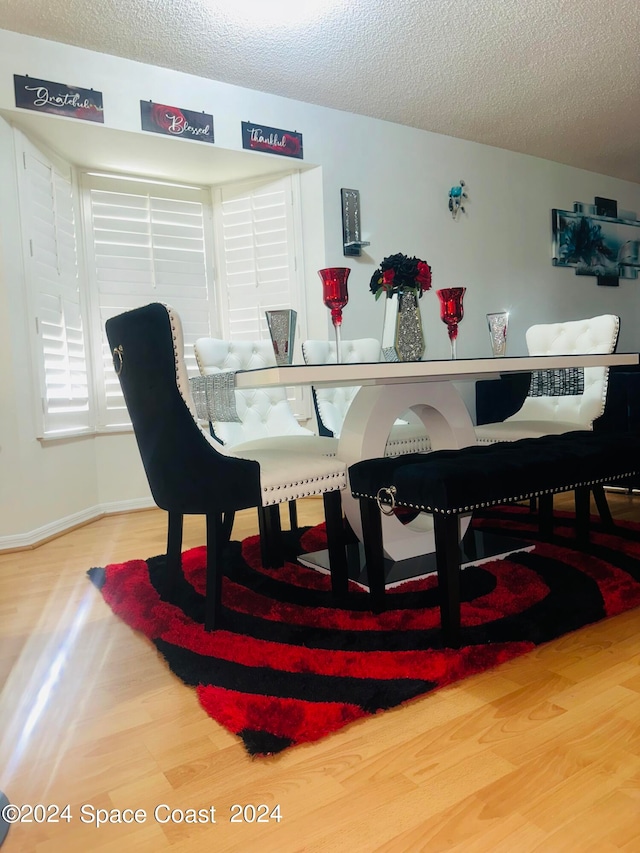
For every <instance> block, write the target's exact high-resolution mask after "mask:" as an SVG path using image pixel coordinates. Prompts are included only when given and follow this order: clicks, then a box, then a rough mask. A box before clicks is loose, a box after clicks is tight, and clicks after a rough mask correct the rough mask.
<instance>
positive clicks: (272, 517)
mask: <svg viewBox="0 0 640 853" xmlns="http://www.w3.org/2000/svg"><path fill="white" fill-rule="evenodd" d="M258 527H259V529H260V556H261V559H262V565H263V566H264V568H265V569H276V568H278V567H279V566H281V565H282V564H283V563H284V554H283V551H282V527H281V525H280V505H279V504H271V505H270V506H259V507H258Z"/></svg>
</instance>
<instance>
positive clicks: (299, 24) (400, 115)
mask: <svg viewBox="0 0 640 853" xmlns="http://www.w3.org/2000/svg"><path fill="white" fill-rule="evenodd" d="M245 2H247V0H64V3H52V2H51V0H1V2H0V28H3V29H7V30H13V31H17V32H21V33H26V34H29V35H34V36H39V37H41V38H46V39H51V40H53V41H59V42H64V43H68V44H74V45H78V46H80V47H84V48H88V49H90V50H96V51H101V52H103V53H108V54H114V55H116V56H121V57H126V58H129V59H134V60H138V61H141V62H145V63H149V64H152V65H159V66H164V67H170V68H174V69H177V70H180V71H184V72H188V73H191V74H195V75H198V76H200V77H207V78H211V79H215V80H220V81H223V82H227V83H233V84H237V85H240V86H244V87H246V88H250V89H257V90H260V91H264V92H270V93H273V94H278V95H283V96H286V97H290V98H295V99H297V100H301V101H307V102H309V103H313V104H321V105H324V106H328V107H334V108H337V109H340V110H347V111H349V112H354V113H360V114H363V115H368V116H373V117H376V118H381V119H386V120H388V121H393V122H398V123H400V124H406V125H410V126H412V127H419V128H423V129H426V130H431V131H435V132H437V133H443V134H447V135H450V136H456V137H460V138H462V139H469V140H473V141H475V142H482V143H485V144H487V145H494V146H497V147H499V148H506V149H509V150H512V151H518V152H523V153H526V154H532V155H534V156H537V157H544V158H546V159H549V160H555V161H557V162H559V163H565V164H569V165H573V166H577V167H579V168H582V169H587V170H590V171H593V172H597V173H600V174H605V175H611V176H614V177H619V178H623V179H626V180H630V181H635V182H638V183H640V14H639V6H638V0H529V2H526V0H322V2H321V3H320V7H321V8H320V10H319V11H318V10H316V12H315V14H314V15H312V16H311V18H310V19H309V20H307V21H306V23H305V22H304V21H296V22H295V23H291V22H290V25H289V26H287V25H284V24H282V23H280V24H279V25H277V26H275V25H269V24H265V23H264V22H262V23H260V24H259V25H258V24H252V23H250V21H249V20H248V17H247V16H248V13H246V14H245V13H242V12H241V10H242V8H243V4H244V3H245ZM278 2H279V0H260V2H259V9H260V11H261V12H262V13H263V15H264V13H265V12H266V11H268V10H269V11H272V10H274V9H275V8H276V6H277V3H278ZM310 4H311V0H296V3H295V6H294V9H295V10H296V13H298V17H299V16H300V13H302V12H303V11H304V10H305V9H306V7H307V6H309V5H310ZM313 5H317V2H316V3H315V4H313ZM62 121H64V120H62ZM76 127H77V123H76ZM101 130H102V131H103V132H104V128H101ZM60 132H61V133H63V131H60ZM87 132H88V133H89V132H90V131H87ZM158 142H159V144H160V143H161V140H158ZM147 144H148V140H147ZM194 148H195V146H194ZM160 150H161V149H160V147H159V148H158V151H160ZM146 156H148V149H147V150H146ZM254 162H255V163H257V162H258V161H254ZM262 162H264V160H261V161H260V164H262Z"/></svg>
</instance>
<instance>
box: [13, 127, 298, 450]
mask: <svg viewBox="0 0 640 853" xmlns="http://www.w3.org/2000/svg"><path fill="white" fill-rule="evenodd" d="M16 136H17V137H19V138H20V140H21V145H20V146H19V147H20V151H21V154H20V156H21V158H22V160H23V163H24V169H23V171H24V175H23V183H24V191H23V192H22V193H21V198H22V202H21V204H22V207H23V211H22V213H23V220H24V223H25V224H24V230H25V246H27V247H29V252H28V257H27V267H28V270H29V280H30V288H29V292H30V296H29V299H30V314H31V315H32V316H33V318H34V340H35V343H34V363H35V364H36V365H37V367H38V370H39V378H40V382H39V395H40V397H41V399H42V406H41V407H42V418H41V428H40V432H39V435H41V436H44V437H50V436H55V435H59V434H68V433H69V432H74V431H75V432H79V431H89V430H96V429H97V430H113V429H122V428H125V427H128V426H129V418H128V414H127V411H126V407H125V404H124V399H123V397H122V394H121V391H120V384H119V382H118V380H117V377H116V375H115V373H114V371H113V366H112V359H111V353H110V348H109V345H108V342H107V339H106V334H105V322H106V320H107V319H109V317H112V316H114V315H116V314H119V313H121V312H122V311H127V310H130V309H131V308H135V307H138V306H140V305H145V304H147V303H149V302H155V301H159V302H166V303H168V304H170V305H171V306H172V307H173V308H174V309H175V310H176V311H177V312H178V313H179V314H180V317H181V319H182V323H183V327H184V338H185V359H186V362H187V367H188V369H189V372H190V373H191V374H192V375H193V374H195V373H197V366H196V363H195V357H194V354H193V343H194V341H195V340H196V339H197V338H198V337H202V336H209V335H211V336H215V337H223V338H227V339H230V340H252V339H256V338H257V339H264V338H266V339H268V337H269V332H268V328H267V323H266V317H265V311H266V310H270V309H277V308H283V307H286V308H293V309H294V310H296V311H297V312H298V330H297V334H298V335H302V334H303V329H304V325H305V324H304V315H303V302H302V287H301V284H300V283H299V282H298V278H297V267H298V264H297V262H296V245H299V236H298V235H299V230H300V229H299V212H298V200H297V186H298V185H297V180H296V177H297V176H295V175H288V176H284V177H278V178H276V179H275V180H274V179H273V178H270V179H269V180H268V181H262V182H253V183H251V184H246V185H242V186H225V187H222V188H217V189H212V188H209V187H189V186H182V185H173V184H169V183H160V182H157V183H156V182H152V181H149V180H146V179H142V178H140V179H136V178H132V177H119V176H116V175H104V174H95V173H84V174H83V175H82V176H81V180H80V194H79V196H78V194H77V193H76V192H75V184H74V178H73V172H72V169H71V168H70V167H69V166H68V165H66V164H64V163H58V162H57V161H56V162H54V160H55V158H54V157H52V156H48V155H45V154H44V153H43V152H41V151H39V150H38V149H37V148H36V147H35V146H33V145H32V144H31V143H30V142H29V141H28V140H27V139H26V138H25V137H23V136H22V134H20V133H19V132H17V131H16ZM78 197H79V198H80V200H81V204H80V203H78ZM78 223H81V225H82V227H80V225H79V224H78ZM80 234H84V238H85V239H84V241H82V242H81V241H80V239H79V235H80ZM215 257H217V259H218V263H217V264H215V263H214V258H215ZM306 396H307V395H305V397H304V398H303V397H302V395H301V394H300V392H299V391H298V392H297V393H294V391H293V389H292V390H291V392H290V398H291V401H292V403H293V405H294V410H295V412H296V414H298V415H299V416H302V417H308V416H309V404H308V403H307V400H306Z"/></svg>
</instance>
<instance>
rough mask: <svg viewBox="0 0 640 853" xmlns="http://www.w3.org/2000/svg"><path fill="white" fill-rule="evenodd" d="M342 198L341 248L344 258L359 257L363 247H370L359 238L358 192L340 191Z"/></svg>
mask: <svg viewBox="0 0 640 853" xmlns="http://www.w3.org/2000/svg"><path fill="white" fill-rule="evenodd" d="M340 194H341V196H342V246H343V251H344V254H345V256H346V257H348V258H350V257H359V255H360V254H361V252H362V247H363V246H370V245H371V244H370V243H368V242H367V241H366V240H362V239H361V236H360V191H359V190H346V189H342V190H340Z"/></svg>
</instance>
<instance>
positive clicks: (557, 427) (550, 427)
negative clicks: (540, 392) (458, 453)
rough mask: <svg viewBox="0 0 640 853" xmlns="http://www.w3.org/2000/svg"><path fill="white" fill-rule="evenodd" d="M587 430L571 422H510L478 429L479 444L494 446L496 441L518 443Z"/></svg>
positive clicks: (482, 426) (486, 425) (481, 426)
mask: <svg viewBox="0 0 640 853" xmlns="http://www.w3.org/2000/svg"><path fill="white" fill-rule="evenodd" d="M580 429H586V427H585V426H584V424H580V423H574V422H570V421H521V420H514V421H512V420H509V419H507V420H506V421H501V422H499V423H495V424H482V425H480V426H477V427H476V430H475V431H476V438H477V439H478V444H493V443H494V442H496V441H518V440H519V439H521V438H538V437H539V436H541V435H561V434H562V433H563V432H573V431H574V430H580Z"/></svg>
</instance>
